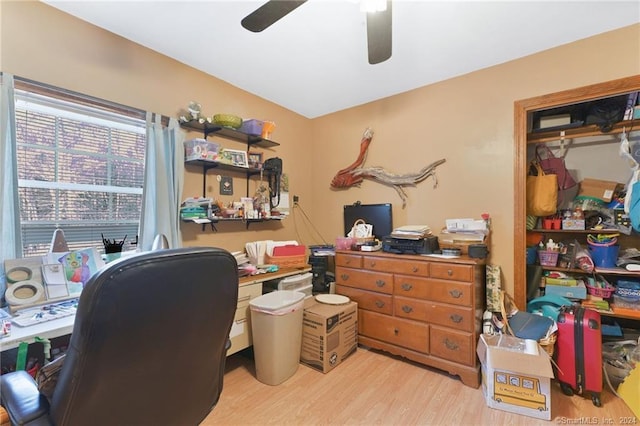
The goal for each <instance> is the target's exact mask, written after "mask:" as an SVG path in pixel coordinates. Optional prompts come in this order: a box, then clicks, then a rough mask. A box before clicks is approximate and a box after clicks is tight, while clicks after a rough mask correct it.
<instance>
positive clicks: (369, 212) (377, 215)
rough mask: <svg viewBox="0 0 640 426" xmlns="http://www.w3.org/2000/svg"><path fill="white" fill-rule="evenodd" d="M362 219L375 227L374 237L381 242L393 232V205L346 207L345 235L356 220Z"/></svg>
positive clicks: (356, 205)
mask: <svg viewBox="0 0 640 426" xmlns="http://www.w3.org/2000/svg"><path fill="white" fill-rule="evenodd" d="M358 219H362V220H364V221H365V222H366V223H368V224H370V225H373V235H374V236H375V237H376V238H377V239H379V240H381V239H382V237H386V236H387V235H389V234H391V231H393V219H392V216H391V204H389V203H387V204H359V203H355V204H351V205H348V206H344V235H347V234H348V233H349V231H351V228H352V227H353V224H354V223H355V221H356V220H358Z"/></svg>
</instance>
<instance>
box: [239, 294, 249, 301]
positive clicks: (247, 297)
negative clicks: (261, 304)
mask: <svg viewBox="0 0 640 426" xmlns="http://www.w3.org/2000/svg"><path fill="white" fill-rule="evenodd" d="M249 299H251V295H249V296H244V297H242V298H240V299H238V302H244V301H247V300H249Z"/></svg>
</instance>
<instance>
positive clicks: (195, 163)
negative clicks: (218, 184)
mask: <svg viewBox="0 0 640 426" xmlns="http://www.w3.org/2000/svg"><path fill="white" fill-rule="evenodd" d="M180 126H181V127H182V128H184V129H187V130H191V131H196V132H202V134H203V137H204V138H205V139H206V138H207V137H209V136H220V137H223V138H226V139H230V140H233V141H236V142H241V143H243V144H245V145H246V147H247V150H249V148H251V147H252V146H257V147H261V148H272V147H275V146H279V145H280V144H279V143H278V142H275V141H272V140H269V139H264V138H262V137H260V136H256V135H250V134H247V133H244V132H241V131H239V130H235V129H232V128H229V127H223V126H219V125H216V124H212V123H209V122H204V123H200V122H198V121H196V120H191V121H188V122H183V123H181V124H180ZM184 164H185V166H186V167H199V168H201V169H202V195H203V196H206V193H207V174H208V173H207V172H208V171H209V170H212V169H217V170H221V171H225V172H232V173H234V174H239V175H242V176H243V177H245V178H246V196H247V197H248V196H249V180H250V179H251V177H252V176H257V175H260V174H261V173H262V171H263V170H262V169H261V168H260V169H258V168H253V167H241V166H234V165H233V164H227V163H221V162H218V161H207V160H189V161H185V163H184ZM282 219H283V217H281V216H274V217H264V218H256V219H247V218H224V217H215V216H214V217H211V218H208V219H201V220H198V221H197V222H195V221H194V220H192V219H183V220H182V221H183V222H187V223H197V224H201V225H202V230H203V231H204V230H205V228H206V226H207V224H209V225H210V226H211V230H213V231H217V229H216V227H215V224H216V223H221V222H224V223H227V222H242V223H245V224H246V229H248V228H249V225H250V224H251V223H257V222H267V221H280V220H282Z"/></svg>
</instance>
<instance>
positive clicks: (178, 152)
mask: <svg viewBox="0 0 640 426" xmlns="http://www.w3.org/2000/svg"><path fill="white" fill-rule="evenodd" d="M183 140H184V137H183V135H182V132H181V131H180V125H179V124H178V121H177V120H176V119H174V118H170V119H169V124H168V126H166V127H164V126H163V125H162V117H161V116H160V115H159V114H153V113H150V112H147V146H146V154H145V170H144V173H145V177H144V196H143V202H142V216H141V219H140V233H139V240H138V248H139V249H140V250H143V251H147V250H150V249H151V247H152V245H153V241H154V239H155V237H156V236H157V235H160V234H162V235H164V236H165V237H166V238H167V242H168V244H169V247H171V248H177V247H181V246H182V236H181V234H180V222H179V218H180V202H181V199H182V186H183V176H184V148H183V145H182V143H183Z"/></svg>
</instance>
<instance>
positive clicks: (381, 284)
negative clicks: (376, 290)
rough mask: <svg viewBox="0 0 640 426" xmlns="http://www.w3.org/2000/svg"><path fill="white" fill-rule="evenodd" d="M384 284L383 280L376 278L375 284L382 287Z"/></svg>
mask: <svg viewBox="0 0 640 426" xmlns="http://www.w3.org/2000/svg"><path fill="white" fill-rule="evenodd" d="M384 284H385V282H384V280H376V285H377V286H378V287H384Z"/></svg>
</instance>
